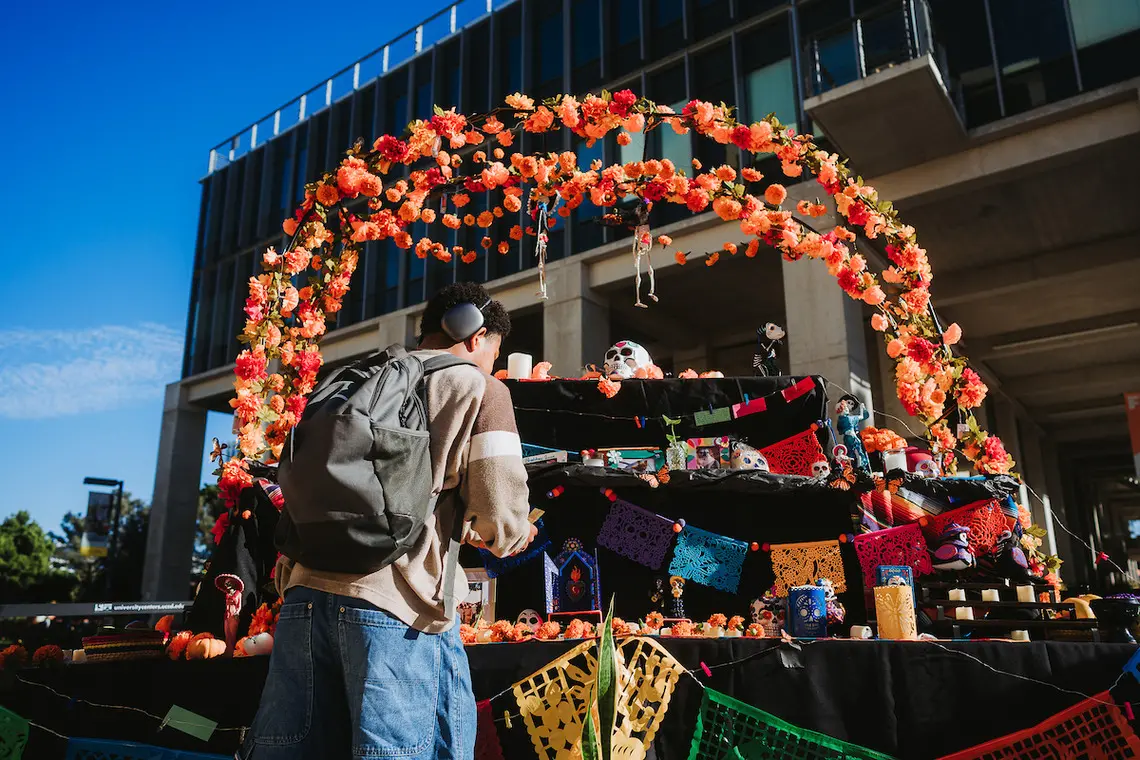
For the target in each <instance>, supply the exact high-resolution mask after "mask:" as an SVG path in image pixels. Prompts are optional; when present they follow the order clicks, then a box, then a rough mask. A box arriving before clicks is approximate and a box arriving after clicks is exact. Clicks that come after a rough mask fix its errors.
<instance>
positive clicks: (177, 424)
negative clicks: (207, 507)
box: [142, 383, 206, 601]
mask: <svg viewBox="0 0 1140 760" xmlns="http://www.w3.org/2000/svg"><path fill="white" fill-rule="evenodd" d="M205 438H206V410H205V409H204V408H202V407H197V406H194V405H193V404H191V403H190V402H189V401H187V394H186V390H185V389H184V388H183V387H182V384H181V383H171V384H170V385H168V386H166V401H165V403H164V405H163V410H162V434H161V437H160V438H159V441H158V467H157V469H156V471H155V476H154V497H153V499H152V501H151V508H150V529H149V533H148V534H147V542H146V562H145V565H144V567H143V581H142V594H143V599H148V600H155V601H177V600H179V599H187V598H189V593H190V558H191V554H192V553H193V547H194V533H195V528H196V526H197V523H198V487H199V485H200V482H201V475H202V450H203V448H204V444H205Z"/></svg>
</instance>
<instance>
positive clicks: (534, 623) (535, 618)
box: [515, 610, 542, 631]
mask: <svg viewBox="0 0 1140 760" xmlns="http://www.w3.org/2000/svg"><path fill="white" fill-rule="evenodd" d="M515 622H516V623H522V624H523V625H525V626H526V627H527V628H529V629H531V630H532V631H537V630H538V627H539V626H540V625H542V615H539V614H538V611H537V610H523V611H522V612H520V613H519V617H518V620H516V621H515Z"/></svg>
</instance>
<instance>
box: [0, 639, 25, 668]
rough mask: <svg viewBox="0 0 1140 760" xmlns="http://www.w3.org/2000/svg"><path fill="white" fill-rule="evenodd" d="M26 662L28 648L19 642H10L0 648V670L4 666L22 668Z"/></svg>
mask: <svg viewBox="0 0 1140 760" xmlns="http://www.w3.org/2000/svg"><path fill="white" fill-rule="evenodd" d="M27 663H28V650H27V649H24V648H23V647H22V646H20V645H19V644H11V645H10V646H8V647H6V648H5V649H3V650H0V670H3V669H4V668H22V667H23V666H24V665H26V664H27Z"/></svg>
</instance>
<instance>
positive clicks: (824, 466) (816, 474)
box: [811, 459, 831, 478]
mask: <svg viewBox="0 0 1140 760" xmlns="http://www.w3.org/2000/svg"><path fill="white" fill-rule="evenodd" d="M830 474H831V465H829V464H828V463H827V460H826V459H819V460H817V461H815V462H812V463H811V476H812V477H813V478H826V477H827V476H828V475H830Z"/></svg>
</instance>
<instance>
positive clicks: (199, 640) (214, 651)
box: [186, 633, 226, 660]
mask: <svg viewBox="0 0 1140 760" xmlns="http://www.w3.org/2000/svg"><path fill="white" fill-rule="evenodd" d="M225 653H226V642H224V641H222V640H221V639H215V638H214V637H213V636H212V635H211V634H208V633H200V634H198V635H197V636H195V637H194V638H193V639H191V640H190V643H189V644H187V645H186V659H187V660H208V659H210V658H211V657H221V656H222V655H223V654H225Z"/></svg>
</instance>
